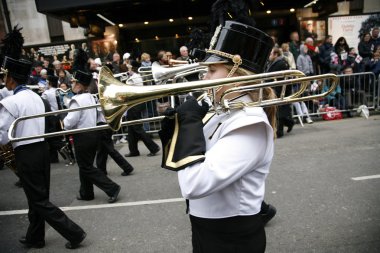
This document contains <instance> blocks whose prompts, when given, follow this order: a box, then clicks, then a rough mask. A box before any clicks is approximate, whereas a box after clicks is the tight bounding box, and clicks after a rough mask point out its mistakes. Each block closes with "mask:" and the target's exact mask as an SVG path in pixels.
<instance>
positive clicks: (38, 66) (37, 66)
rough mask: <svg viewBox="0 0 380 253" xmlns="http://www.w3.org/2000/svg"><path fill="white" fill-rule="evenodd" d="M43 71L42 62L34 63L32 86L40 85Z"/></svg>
mask: <svg viewBox="0 0 380 253" xmlns="http://www.w3.org/2000/svg"><path fill="white" fill-rule="evenodd" d="M42 69H43V64H42V62H40V61H35V62H33V71H32V74H31V78H32V79H31V84H32V85H38V81H39V80H40V77H41V70H42Z"/></svg>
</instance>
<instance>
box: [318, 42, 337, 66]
mask: <svg viewBox="0 0 380 253" xmlns="http://www.w3.org/2000/svg"><path fill="white" fill-rule="evenodd" d="M332 51H334V46H333V44H330V43H323V44H322V45H321V46H320V47H319V62H320V64H322V65H325V66H329V65H330V61H331V52H332Z"/></svg>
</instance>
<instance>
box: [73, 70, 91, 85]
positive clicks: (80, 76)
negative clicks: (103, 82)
mask: <svg viewBox="0 0 380 253" xmlns="http://www.w3.org/2000/svg"><path fill="white" fill-rule="evenodd" d="M73 78H74V79H75V81H77V82H78V83H81V84H83V85H84V86H89V85H90V83H91V81H92V75H91V74H90V73H86V72H83V71H81V70H77V71H76V72H75V73H74V76H73Z"/></svg>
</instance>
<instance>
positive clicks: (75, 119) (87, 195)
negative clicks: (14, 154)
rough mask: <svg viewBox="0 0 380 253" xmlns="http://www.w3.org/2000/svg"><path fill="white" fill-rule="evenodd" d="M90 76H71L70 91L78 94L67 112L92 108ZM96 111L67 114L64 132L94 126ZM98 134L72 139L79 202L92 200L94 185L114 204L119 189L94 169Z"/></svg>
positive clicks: (85, 134)
mask: <svg viewBox="0 0 380 253" xmlns="http://www.w3.org/2000/svg"><path fill="white" fill-rule="evenodd" d="M91 81H92V75H91V74H90V73H87V72H83V71H80V70H78V71H76V72H75V73H74V84H73V91H74V92H75V93H76V94H77V95H75V96H74V97H72V99H71V101H70V105H69V108H70V109H71V108H78V107H82V106H89V105H95V104H96V102H95V98H94V97H93V96H92V94H90V93H89V92H88V88H89V85H90V83H91ZM96 121H97V110H96V109H88V110H84V111H73V112H69V113H68V114H67V116H66V117H65V119H64V120H63V123H64V128H65V129H77V128H86V127H94V126H96V123H97V122H96ZM98 140H99V133H97V132H96V131H93V132H83V133H79V134H75V135H74V149H75V157H76V160H77V164H78V167H79V178H80V190H79V193H78V195H77V199H78V200H85V201H89V200H93V199H94V185H96V186H97V187H99V188H100V189H101V190H103V191H104V192H105V193H106V194H107V195H108V196H109V199H108V202H109V203H114V202H116V201H117V199H118V196H119V193H120V189H121V187H120V186H119V185H118V184H116V183H115V182H113V181H112V180H111V179H109V178H108V177H107V176H106V175H105V174H104V173H103V172H102V171H101V170H100V169H98V168H96V167H94V166H93V164H94V160H95V155H96V150H97V147H98V144H99V142H98Z"/></svg>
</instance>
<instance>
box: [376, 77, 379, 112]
mask: <svg viewBox="0 0 380 253" xmlns="http://www.w3.org/2000/svg"><path fill="white" fill-rule="evenodd" d="M376 109H377V110H380V74H379V75H378V76H377V107H376Z"/></svg>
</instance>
